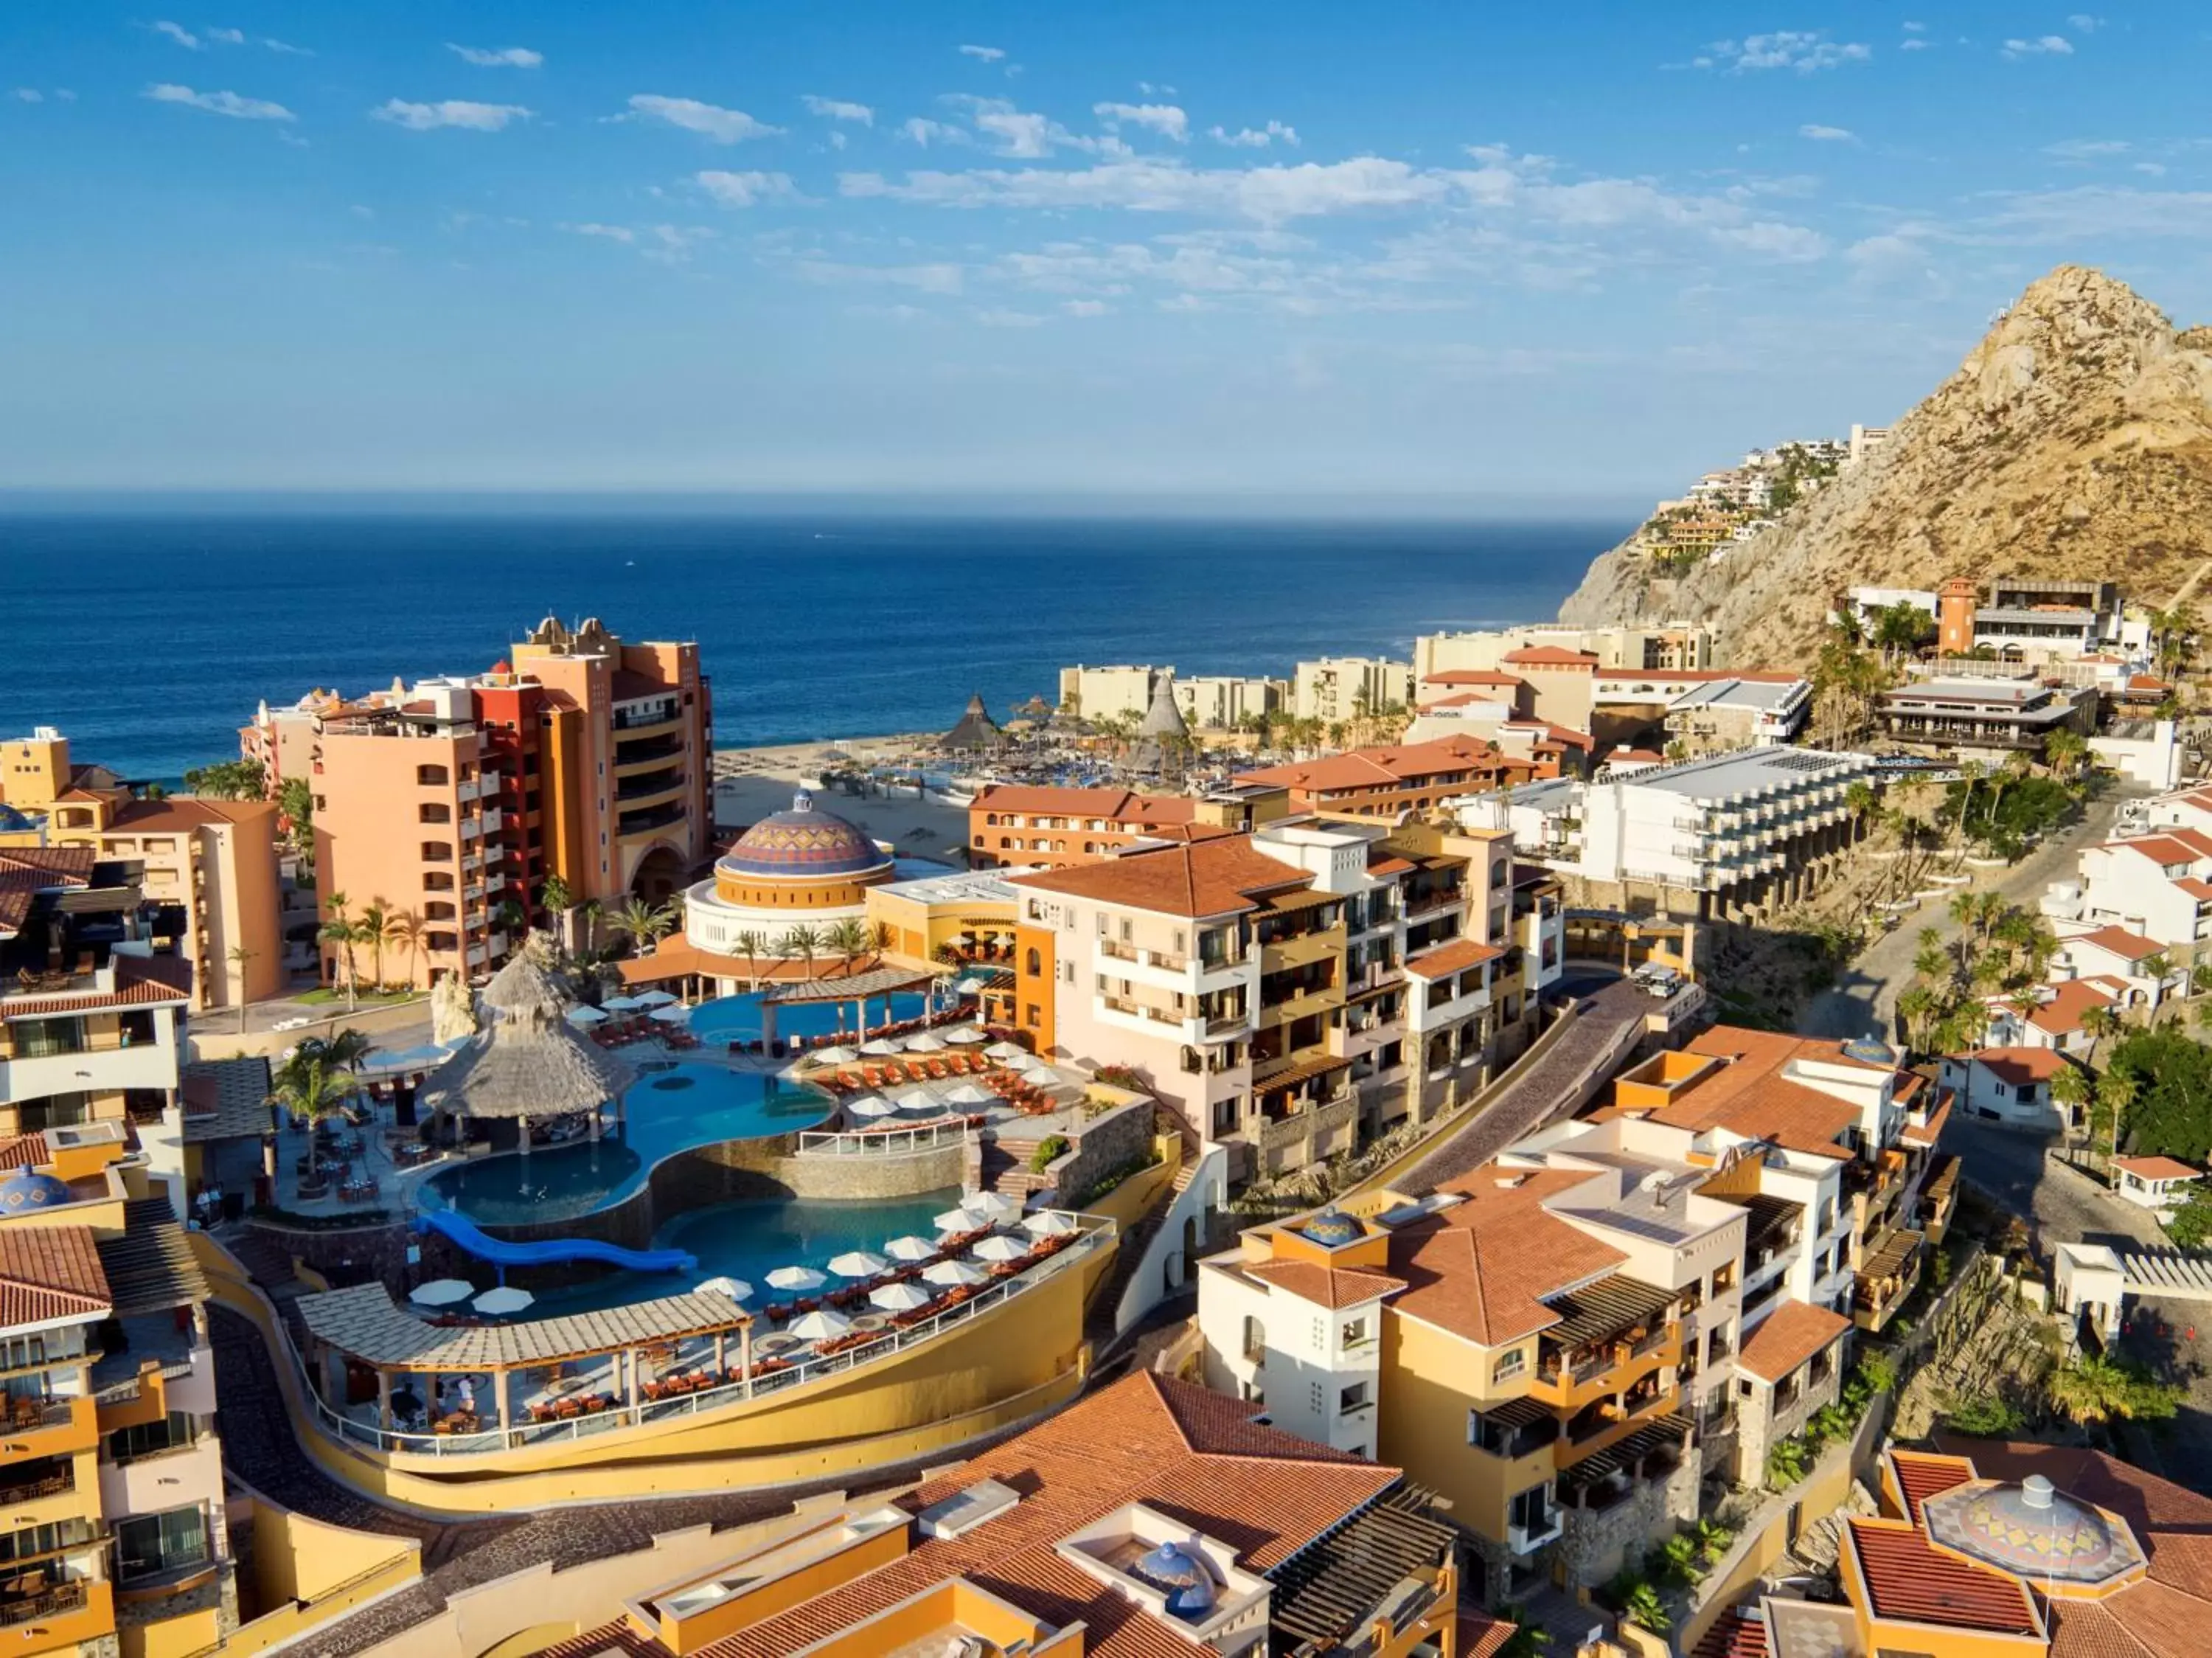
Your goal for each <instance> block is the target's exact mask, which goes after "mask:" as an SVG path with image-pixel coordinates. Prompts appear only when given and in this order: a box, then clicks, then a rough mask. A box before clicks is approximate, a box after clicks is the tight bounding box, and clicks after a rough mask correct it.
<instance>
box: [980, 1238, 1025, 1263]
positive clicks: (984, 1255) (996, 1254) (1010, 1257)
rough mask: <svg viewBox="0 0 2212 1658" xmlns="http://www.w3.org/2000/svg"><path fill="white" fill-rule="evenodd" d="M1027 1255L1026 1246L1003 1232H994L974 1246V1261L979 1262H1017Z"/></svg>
mask: <svg viewBox="0 0 2212 1658" xmlns="http://www.w3.org/2000/svg"><path fill="white" fill-rule="evenodd" d="M1028 1253H1030V1247H1029V1246H1028V1245H1027V1244H1025V1243H1024V1242H1023V1241H1022V1240H1020V1239H1019V1238H1010V1237H1008V1236H1007V1235H1006V1234H1005V1233H1003V1232H994V1233H993V1234H991V1235H990V1236H989V1237H987V1238H986V1239H984V1240H983V1241H982V1242H981V1243H979V1244H977V1245H976V1246H975V1259H977V1260H979V1261H1018V1260H1019V1259H1021V1258H1022V1257H1023V1256H1024V1255H1026V1254H1028Z"/></svg>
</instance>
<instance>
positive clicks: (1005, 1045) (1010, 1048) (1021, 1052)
mask: <svg viewBox="0 0 2212 1658" xmlns="http://www.w3.org/2000/svg"><path fill="white" fill-rule="evenodd" d="M983 1052H984V1053H985V1055H986V1056H987V1057H988V1058H993V1059H1026V1058H1029V1057H1030V1051H1029V1050H1028V1049H1027V1048H1024V1047H1021V1046H1018V1045H1016V1044H1014V1043H1012V1042H994V1043H992V1044H991V1045H990V1046H989V1047H987V1048H986V1049H984V1050H983Z"/></svg>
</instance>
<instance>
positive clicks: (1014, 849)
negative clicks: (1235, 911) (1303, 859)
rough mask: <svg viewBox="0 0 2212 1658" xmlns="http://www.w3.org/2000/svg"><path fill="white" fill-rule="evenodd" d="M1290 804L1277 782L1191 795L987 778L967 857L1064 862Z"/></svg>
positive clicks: (1224, 830) (1045, 865)
mask: <svg viewBox="0 0 2212 1658" xmlns="http://www.w3.org/2000/svg"><path fill="white" fill-rule="evenodd" d="M1239 783H1240V785H1241V784H1244V783H1246V780H1243V779H1240V780H1239ZM1290 811H1291V807H1290V791H1289V790H1288V789H1284V788H1281V787H1279V786H1278V787H1272V788H1271V787H1266V786H1239V787H1236V788H1231V789H1218V790H1213V791H1211V792H1209V793H1207V794H1206V795H1140V794H1137V793H1134V792H1133V791H1132V790H1129V789H1070V788H1061V787H1059V786H1057V785H1054V784H1048V783H987V784H985V785H984V786H983V788H982V789H980V790H979V791H978V792H977V794H976V795H975V801H974V802H973V803H972V804H971V805H970V806H969V808H968V861H969V863H970V864H972V865H973V866H974V867H975V868H976V869H1005V868H1008V867H1030V868H1042V869H1068V868H1070V867H1072V866H1073V865H1076V864H1079V863H1097V861H1098V860H1099V859H1100V858H1102V857H1114V856H1118V855H1119V854H1120V853H1121V851H1123V850H1125V849H1127V847H1129V846H1132V845H1136V844H1143V843H1146V842H1151V841H1159V840H1195V839H1202V838H1206V836H1208V835H1230V834H1238V833H1245V832H1249V831H1251V830H1253V829H1256V828H1258V827H1259V826H1261V825H1262V824H1266V823H1271V822H1273V821H1274V820H1277V819H1279V818H1282V817H1286V816H1288V815H1289V814H1290Z"/></svg>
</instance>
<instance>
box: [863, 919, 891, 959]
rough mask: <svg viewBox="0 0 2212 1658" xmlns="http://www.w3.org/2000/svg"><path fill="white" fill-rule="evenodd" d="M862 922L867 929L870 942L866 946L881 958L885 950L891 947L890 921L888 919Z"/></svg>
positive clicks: (869, 951)
mask: <svg viewBox="0 0 2212 1658" xmlns="http://www.w3.org/2000/svg"><path fill="white" fill-rule="evenodd" d="M860 924H861V925H862V926H863V927H864V928H866V930H867V935H868V942H867V944H866V947H865V948H866V950H867V951H868V953H869V954H871V955H873V956H875V957H877V958H878V960H880V959H881V958H882V957H883V955H884V952H886V951H887V950H889V949H890V947H891V924H890V923H889V922H888V921H866V922H863V923H860Z"/></svg>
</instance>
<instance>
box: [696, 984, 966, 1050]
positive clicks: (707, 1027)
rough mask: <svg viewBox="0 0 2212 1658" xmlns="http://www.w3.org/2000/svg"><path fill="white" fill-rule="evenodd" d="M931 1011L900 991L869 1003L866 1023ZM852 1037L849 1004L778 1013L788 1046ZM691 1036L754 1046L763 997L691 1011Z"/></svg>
mask: <svg viewBox="0 0 2212 1658" xmlns="http://www.w3.org/2000/svg"><path fill="white" fill-rule="evenodd" d="M886 1002H889V1003H890V1013H889V1015H885V1014H884V1010H883V1009H884V1003H886ZM928 1011H929V998H928V997H925V996H922V995H921V994H919V993H917V992H915V991H899V992H897V993H896V994H895V995H893V996H890V997H881V996H874V997H869V998H868V1022H869V1023H870V1024H871V1025H880V1024H884V1023H885V1022H886V1021H890V1022H896V1021H899V1020H902V1019H919V1018H921V1016H922V1015H924V1014H925V1013H927V1012H928ZM841 1017H842V1019H843V1020H844V1021H845V1022H844V1024H843V1026H842V1029H844V1030H846V1031H848V1032H850V1031H851V1029H852V1027H853V1004H852V1003H849V1002H793V1003H786V1004H784V1005H782V1006H781V1007H779V1008H777V1009H776V1010H775V1033H776V1034H777V1035H778V1036H780V1037H781V1038H783V1039H785V1040H789V1039H791V1038H793V1037H794V1036H828V1035H830V1034H832V1033H835V1032H836V1031H837V1030H838V1029H840V1028H841V1027H840V1026H839V1024H838V1022H837V1021H838V1020H839V1019H840V1018H841ZM690 1029H691V1033H692V1035H694V1036H696V1037H697V1038H698V1039H700V1040H701V1041H702V1042H705V1043H708V1044H710V1045H713V1044H719V1043H723V1042H750V1041H754V1040H756V1039H758V1038H759V1036H760V1034H761V992H759V991H748V992H746V993H745V994H744V995H743V996H719V997H715V998H714V1000H713V1001H711V1002H702V1003H700V1004H699V1005H698V1006H697V1007H696V1009H693V1010H692V1013H691V1018H690Z"/></svg>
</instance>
